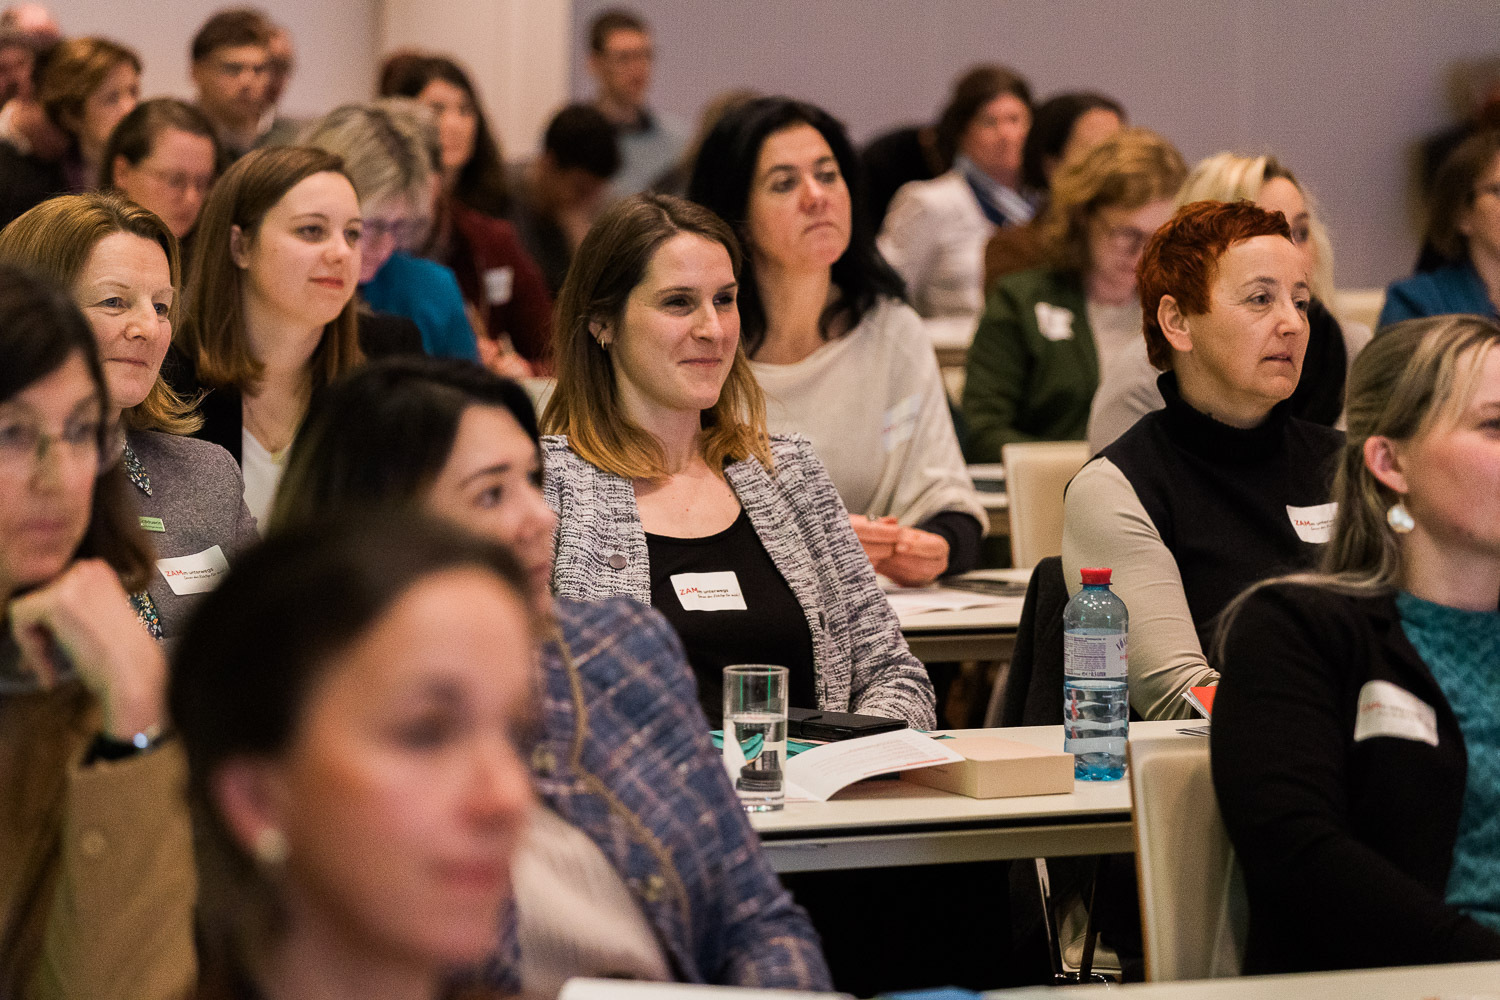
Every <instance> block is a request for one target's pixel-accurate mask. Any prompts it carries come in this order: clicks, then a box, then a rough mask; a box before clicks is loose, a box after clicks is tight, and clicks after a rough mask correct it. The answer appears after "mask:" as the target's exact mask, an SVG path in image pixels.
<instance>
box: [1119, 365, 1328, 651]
mask: <svg viewBox="0 0 1500 1000" xmlns="http://www.w3.org/2000/svg"><path fill="white" fill-rule="evenodd" d="M1157 386H1158V387H1159V388H1160V390H1161V395H1162V400H1163V401H1164V402H1165V404H1166V405H1165V406H1164V407H1163V408H1162V409H1160V410H1155V411H1153V412H1151V413H1148V414H1146V415H1145V416H1144V417H1142V418H1141V419H1140V420H1139V421H1137V422H1136V425H1135V426H1134V427H1132V428H1131V429H1130V430H1128V431H1126V432H1125V433H1124V434H1122V435H1120V437H1119V438H1117V439H1116V440H1115V442H1114V443H1113V444H1111V445H1109V446H1108V447H1107V448H1105V449H1104V450H1103V451H1102V452H1100V454H1101V455H1103V456H1104V457H1105V458H1107V459H1109V460H1110V461H1111V462H1113V463H1114V464H1115V466H1116V467H1117V468H1119V470H1120V471H1121V472H1122V473H1123V474H1124V476H1125V478H1126V479H1127V480H1129V482H1130V485H1131V487H1132V488H1133V489H1134V490H1135V493H1136V496H1137V497H1138V498H1139V499H1140V502H1141V506H1142V507H1144V508H1145V511H1146V514H1147V515H1148V516H1149V517H1150V518H1151V521H1152V523H1153V524H1154V525H1155V526H1156V530H1157V532H1158V533H1159V534H1160V535H1161V539H1162V543H1163V544H1164V545H1166V547H1167V548H1168V549H1169V550H1170V551H1171V553H1172V557H1173V558H1174V559H1175V560H1176V562H1177V569H1178V572H1179V573H1180V574H1181V576H1182V589H1183V592H1184V595H1185V596H1186V598H1187V603H1188V610H1189V611H1190V612H1192V616H1193V623H1194V624H1195V625H1196V626H1197V628H1198V638H1199V642H1200V644H1201V645H1202V647H1203V649H1204V650H1205V651H1207V650H1209V649H1211V648H1212V645H1213V643H1212V639H1213V624H1214V618H1215V616H1216V615H1218V613H1219V611H1220V610H1221V609H1223V607H1224V605H1226V604H1228V603H1229V602H1230V600H1232V599H1233V598H1234V597H1235V596H1236V595H1237V594H1239V592H1240V591H1242V590H1244V589H1245V588H1246V587H1248V586H1249V585H1250V584H1252V583H1258V582H1260V581H1261V580H1265V579H1268V578H1270V577H1273V576H1279V575H1280V574H1282V573H1288V572H1292V571H1295V570H1301V569H1310V568H1311V567H1312V566H1313V565H1314V564H1315V563H1316V562H1317V559H1318V555H1319V553H1320V551H1321V546H1320V545H1318V544H1314V543H1312V542H1307V541H1303V540H1302V539H1301V538H1300V537H1299V535H1298V533H1297V529H1296V528H1295V527H1294V526H1293V523H1292V513H1291V512H1290V511H1289V510H1288V509H1287V508H1288V507H1318V506H1321V505H1322V504H1326V503H1327V502H1328V498H1329V494H1330V492H1331V487H1332V484H1333V473H1334V465H1335V462H1336V460H1337V456H1338V452H1339V450H1340V449H1341V448H1342V447H1343V445H1344V434H1343V432H1342V431H1336V430H1333V429H1331V428H1328V427H1324V426H1322V425H1320V424H1314V423H1310V422H1308V421H1306V420H1299V419H1297V418H1295V417H1293V416H1292V415H1291V414H1290V412H1289V409H1290V407H1289V405H1288V404H1287V403H1286V402H1283V403H1280V404H1278V405H1277V406H1276V407H1275V408H1274V409H1272V410H1271V413H1270V415H1269V416H1268V417H1267V418H1266V419H1265V421H1264V422H1262V423H1261V424H1260V426H1258V427H1252V428H1250V429H1248V430H1246V429H1241V428H1238V427H1231V426H1229V425H1228V424H1224V423H1220V422H1219V421H1217V420H1215V419H1214V418H1213V417H1210V416H1208V415H1207V414H1205V413H1201V412H1199V411H1198V410H1196V409H1194V408H1193V407H1192V406H1190V405H1188V404H1187V403H1186V402H1184V401H1183V399H1182V396H1181V395H1180V394H1179V393H1178V391H1177V377H1176V375H1174V374H1173V373H1171V372H1167V373H1166V374H1164V375H1162V376H1161V378H1159V379H1158V380H1157Z"/></svg>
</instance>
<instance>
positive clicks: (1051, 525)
mask: <svg viewBox="0 0 1500 1000" xmlns="http://www.w3.org/2000/svg"><path fill="white" fill-rule="evenodd" d="M1000 460H1001V461H1002V462H1004V463H1005V492H1006V494H1007V496H1008V497H1009V499H1010V554H1011V562H1012V564H1013V565H1015V566H1016V567H1017V568H1020V569H1030V568H1031V567H1032V566H1035V565H1036V564H1037V563H1038V562H1040V561H1041V560H1042V559H1045V558H1046V557H1047V556H1056V555H1061V554H1062V532H1063V487H1065V486H1067V485H1068V480H1070V479H1072V478H1073V476H1074V475H1076V474H1077V472H1078V470H1079V469H1081V468H1083V464H1084V463H1085V462H1087V461H1088V460H1089V446H1088V443H1087V442H1086V441H1027V442H1024V443H1021V444H1008V445H1005V446H1004V447H1002V448H1001V449H1000Z"/></svg>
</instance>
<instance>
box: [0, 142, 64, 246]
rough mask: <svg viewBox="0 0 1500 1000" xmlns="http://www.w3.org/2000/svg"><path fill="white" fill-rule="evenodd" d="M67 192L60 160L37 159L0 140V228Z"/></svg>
mask: <svg viewBox="0 0 1500 1000" xmlns="http://www.w3.org/2000/svg"><path fill="white" fill-rule="evenodd" d="M67 193H68V179H67V175H66V174H65V173H64V172H63V168H62V164H61V163H56V162H52V161H48V160H42V159H38V158H37V157H35V156H30V155H28V154H26V153H22V152H20V151H19V150H17V149H16V147H14V146H12V145H11V144H10V143H8V142H4V141H0V228H4V227H5V226H6V225H8V224H9V223H10V221H11V220H12V219H15V218H16V217H17V216H20V215H22V214H24V213H25V212H27V211H29V210H30V209H32V208H34V207H35V206H37V205H40V204H41V203H42V202H44V201H46V200H47V199H48V198H51V197H54V196H56V195H60V194H67Z"/></svg>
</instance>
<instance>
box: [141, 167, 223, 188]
mask: <svg viewBox="0 0 1500 1000" xmlns="http://www.w3.org/2000/svg"><path fill="white" fill-rule="evenodd" d="M136 169H138V170H140V171H142V172H144V173H146V174H149V175H151V176H152V177H154V178H156V180H157V181H158V182H160V183H162V184H165V185H166V186H167V187H168V188H170V189H171V190H173V191H174V192H176V193H177V194H187V193H188V192H190V191H192V192H196V193H197V194H203V195H206V194H208V189H209V188H211V187H213V186H214V178H213V175H212V174H190V173H187V172H185V171H181V170H173V171H167V170H158V169H156V168H155V167H146V166H141V167H137V168H136Z"/></svg>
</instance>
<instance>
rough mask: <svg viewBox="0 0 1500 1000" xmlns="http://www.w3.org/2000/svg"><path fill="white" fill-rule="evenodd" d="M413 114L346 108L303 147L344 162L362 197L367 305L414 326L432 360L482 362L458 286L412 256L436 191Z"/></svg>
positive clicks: (362, 283)
mask: <svg viewBox="0 0 1500 1000" xmlns="http://www.w3.org/2000/svg"><path fill="white" fill-rule="evenodd" d="M414 110H415V109H412V108H406V109H392V108H388V107H376V106H371V105H364V104H346V105H344V106H342V107H339V108H335V109H334V110H332V111H330V112H329V113H328V114H326V115H324V116H323V117H322V118H320V119H318V120H317V121H315V122H313V123H312V124H311V125H309V126H308V127H307V128H306V129H305V130H304V131H303V134H302V142H303V144H304V145H307V146H312V147H315V148H317V149H321V150H325V151H327V152H329V153H331V154H333V155H334V156H337V157H339V158H340V159H341V160H342V161H343V163H344V168H345V170H347V171H348V174H349V179H350V180H351V181H353V182H354V188H355V190H356V191H358V192H359V209H360V215H361V217H362V218H363V219H364V231H365V239H364V240H363V242H362V243H361V244H360V251H361V257H360V265H359V290H360V294H361V295H362V296H363V297H364V300H365V301H366V302H367V303H369V305H370V307H371V308H372V309H376V310H378V311H379V312H382V313H391V314H394V315H397V316H404V317H406V318H407V319H410V320H411V321H412V322H413V323H416V324H417V328H418V329H420V330H421V331H422V347H423V349H424V350H425V351H426V352H427V353H428V354H430V355H432V356H434V357H440V358H467V359H469V360H471V361H477V360H478V359H479V351H478V347H477V346H476V344H475V341H474V328H473V327H472V326H471V325H470V323H469V317H468V314H467V313H466V312H465V311H464V299H463V293H462V292H460V291H459V287H458V279H457V278H455V277H454V275H453V272H452V271H450V270H448V268H446V267H444V266H443V265H441V264H437V263H434V262H433V261H430V260H423V259H422V258H420V257H413V256H412V255H411V254H410V253H408V252H406V251H408V250H410V249H412V248H414V247H415V246H417V245H419V244H420V243H421V242H422V240H423V238H424V237H425V235H426V232H427V227H428V226H429V225H430V224H431V208H430V206H431V205H432V197H433V190H434V188H433V182H434V177H433V173H432V161H431V155H430V154H429V152H428V149H427V139H426V136H425V135H424V134H423V129H424V123H423V121H422V120H421V119H420V118H419V117H418V116H417V115H416V114H414V113H413V111H414Z"/></svg>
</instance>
